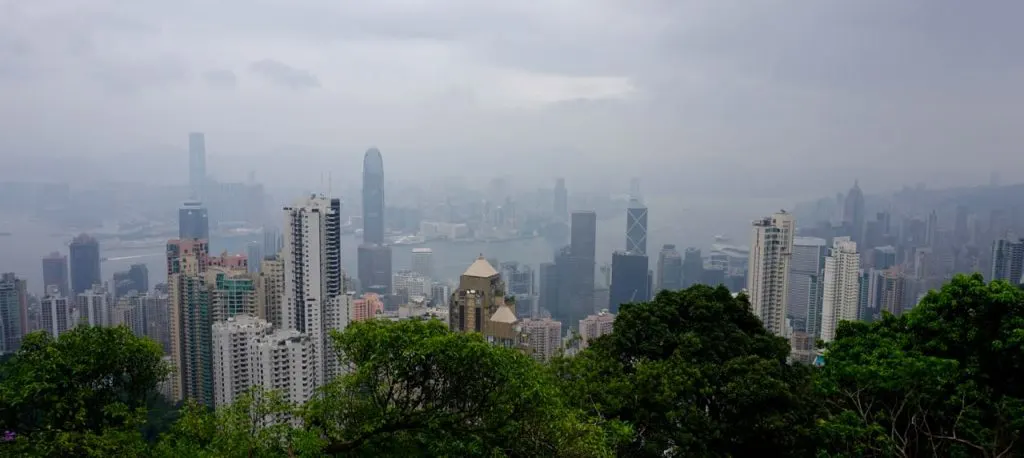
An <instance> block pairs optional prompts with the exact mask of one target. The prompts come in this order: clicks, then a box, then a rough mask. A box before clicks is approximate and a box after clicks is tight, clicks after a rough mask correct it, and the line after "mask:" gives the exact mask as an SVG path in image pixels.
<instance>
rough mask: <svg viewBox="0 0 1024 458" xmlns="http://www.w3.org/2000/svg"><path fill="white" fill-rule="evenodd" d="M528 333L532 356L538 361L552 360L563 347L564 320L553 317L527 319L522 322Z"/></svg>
mask: <svg viewBox="0 0 1024 458" xmlns="http://www.w3.org/2000/svg"><path fill="white" fill-rule="evenodd" d="M522 325H523V332H524V333H525V334H526V335H527V345H529V348H530V356H532V357H533V358H534V359H536V360H537V361H550V360H551V358H553V357H555V356H556V355H557V354H558V352H559V351H560V350H561V349H562V322H561V321H555V320H552V319H551V318H543V319H538V320H534V319H526V320H523V322H522Z"/></svg>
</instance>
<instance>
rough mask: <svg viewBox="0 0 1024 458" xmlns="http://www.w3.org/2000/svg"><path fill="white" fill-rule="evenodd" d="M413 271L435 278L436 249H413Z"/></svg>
mask: <svg viewBox="0 0 1024 458" xmlns="http://www.w3.org/2000/svg"><path fill="white" fill-rule="evenodd" d="M412 271H413V272H416V273H418V274H420V275H422V276H424V277H426V278H428V279H433V278H434V250H432V249H430V248H413V249H412Z"/></svg>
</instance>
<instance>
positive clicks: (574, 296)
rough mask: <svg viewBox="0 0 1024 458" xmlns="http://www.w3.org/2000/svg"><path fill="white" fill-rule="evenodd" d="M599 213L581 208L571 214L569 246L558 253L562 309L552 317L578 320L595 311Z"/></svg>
mask: <svg viewBox="0 0 1024 458" xmlns="http://www.w3.org/2000/svg"><path fill="white" fill-rule="evenodd" d="M596 244H597V214H595V213H594V212H592V211H577V212H573V213H572V215H571V227H570V240H569V247H568V250H567V252H566V250H563V252H562V253H561V254H560V255H559V256H556V260H555V261H556V264H559V281H560V283H561V284H562V285H563V287H562V288H560V291H559V304H558V312H557V313H556V311H555V310H551V314H552V317H553V318H555V319H557V320H558V321H561V322H562V323H570V325H572V324H578V323H579V320H580V319H582V318H583V317H585V316H587V315H589V314H591V313H593V312H594V269H595V267H596V265H597V262H596V259H595V252H596V251H597V248H596Z"/></svg>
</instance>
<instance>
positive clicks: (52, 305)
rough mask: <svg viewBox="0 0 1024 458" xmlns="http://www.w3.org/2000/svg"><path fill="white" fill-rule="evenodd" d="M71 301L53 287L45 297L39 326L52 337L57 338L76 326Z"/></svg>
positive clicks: (41, 306)
mask: <svg viewBox="0 0 1024 458" xmlns="http://www.w3.org/2000/svg"><path fill="white" fill-rule="evenodd" d="M71 301H72V300H71V299H69V298H67V297H64V296H61V295H60V290H58V289H57V288H56V287H51V289H50V290H49V291H47V294H46V295H45V296H43V300H42V301H41V303H40V304H39V305H40V307H39V308H40V310H39V326H40V328H41V329H42V330H43V331H45V332H46V333H47V334H50V337H53V338H57V337H60V335H61V334H64V333H65V332H67V331H68V330H69V329H71V327H72V326H73V325H74V323H73V321H74V320H73V318H72V316H71V312H72V304H71Z"/></svg>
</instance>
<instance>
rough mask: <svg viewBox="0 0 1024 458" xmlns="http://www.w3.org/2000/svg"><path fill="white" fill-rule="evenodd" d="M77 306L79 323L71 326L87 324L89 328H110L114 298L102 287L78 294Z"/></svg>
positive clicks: (94, 287)
mask: <svg viewBox="0 0 1024 458" xmlns="http://www.w3.org/2000/svg"><path fill="white" fill-rule="evenodd" d="M75 299H76V302H75V304H76V305H77V315H78V316H77V320H76V321H77V322H76V323H71V326H74V325H77V324H79V323H81V324H87V325H89V326H110V325H111V321H110V312H111V308H112V307H113V302H114V301H113V298H112V297H111V296H110V293H109V292H108V291H107V289H106V288H104V287H103V286H102V285H95V286H93V287H92V288H89V289H88V290H85V291H83V292H81V293H79V294H78V297H76V298H75Z"/></svg>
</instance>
